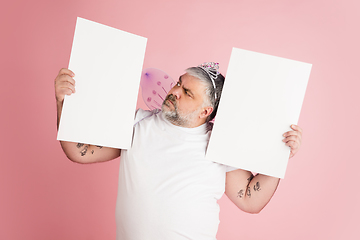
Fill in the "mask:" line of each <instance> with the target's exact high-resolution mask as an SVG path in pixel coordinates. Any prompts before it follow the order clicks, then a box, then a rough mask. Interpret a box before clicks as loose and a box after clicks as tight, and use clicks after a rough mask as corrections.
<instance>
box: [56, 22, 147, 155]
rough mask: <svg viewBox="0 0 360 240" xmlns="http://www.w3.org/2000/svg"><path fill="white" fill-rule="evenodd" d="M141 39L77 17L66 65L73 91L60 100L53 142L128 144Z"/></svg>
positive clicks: (140, 63) (123, 146)
mask: <svg viewBox="0 0 360 240" xmlns="http://www.w3.org/2000/svg"><path fill="white" fill-rule="evenodd" d="M146 42H147V39H146V38H144V37H140V36H137V35H134V34H131V33H127V32H124V31H121V30H118V29H115V28H112V27H108V26H105V25H102V24H99V23H96V22H92V21H89V20H86V19H83V18H77V22H76V29H75V34H74V40H73V46H72V50H71V56H70V63H69V69H70V70H72V71H73V72H74V73H75V77H74V79H75V81H76V93H75V94H73V95H71V96H66V98H65V101H64V106H63V111H62V115H61V121H60V127H59V131H58V138H57V139H58V140H63V141H70V142H81V143H87V144H94V145H100V146H107V147H113V148H120V149H126V148H129V147H130V145H131V139H132V131H133V120H134V115H135V110H136V101H137V96H138V90H139V83H140V77H141V71H142V66H143V61H144V55H145V48H146Z"/></svg>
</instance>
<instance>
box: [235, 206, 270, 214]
mask: <svg viewBox="0 0 360 240" xmlns="http://www.w3.org/2000/svg"><path fill="white" fill-rule="evenodd" d="M239 208H240V207H239ZM240 209H241V210H242V211H244V212H246V213H250V214H259V213H260V212H261V211H262V210H263V209H264V206H246V207H242V208H240Z"/></svg>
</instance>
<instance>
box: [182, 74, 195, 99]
mask: <svg viewBox="0 0 360 240" xmlns="http://www.w3.org/2000/svg"><path fill="white" fill-rule="evenodd" d="M179 82H180V84H182V81H181V76H180V77H179ZM182 88H183V89H184V90H185V91H186V92H189V93H190V94H191V95H192V96H194V93H193V92H192V91H191V90H190V89H188V88H185V87H184V86H182Z"/></svg>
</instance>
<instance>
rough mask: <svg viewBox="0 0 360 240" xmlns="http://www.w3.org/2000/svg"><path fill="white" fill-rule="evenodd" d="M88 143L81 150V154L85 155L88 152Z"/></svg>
mask: <svg viewBox="0 0 360 240" xmlns="http://www.w3.org/2000/svg"><path fill="white" fill-rule="evenodd" d="M88 147H89V146H88V145H86V146H85V147H84V148H83V149H82V150H81V151H80V154H81V156H85V154H86V152H87V150H88Z"/></svg>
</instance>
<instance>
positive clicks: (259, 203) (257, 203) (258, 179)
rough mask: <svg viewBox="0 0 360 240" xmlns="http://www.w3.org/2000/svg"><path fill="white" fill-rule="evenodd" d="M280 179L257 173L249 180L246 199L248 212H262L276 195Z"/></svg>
mask: <svg viewBox="0 0 360 240" xmlns="http://www.w3.org/2000/svg"><path fill="white" fill-rule="evenodd" d="M279 182H280V179H279V178H275V177H270V176H267V175H262V174H257V175H255V176H254V177H253V178H252V179H251V181H250V182H249V184H248V186H247V188H246V193H245V194H244V201H245V205H246V207H247V210H248V212H253V213H258V212H260V211H261V210H262V209H263V208H264V207H265V206H266V205H267V204H268V202H269V201H270V199H271V198H272V196H273V195H274V193H275V191H276V189H277V186H278V185H279Z"/></svg>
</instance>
